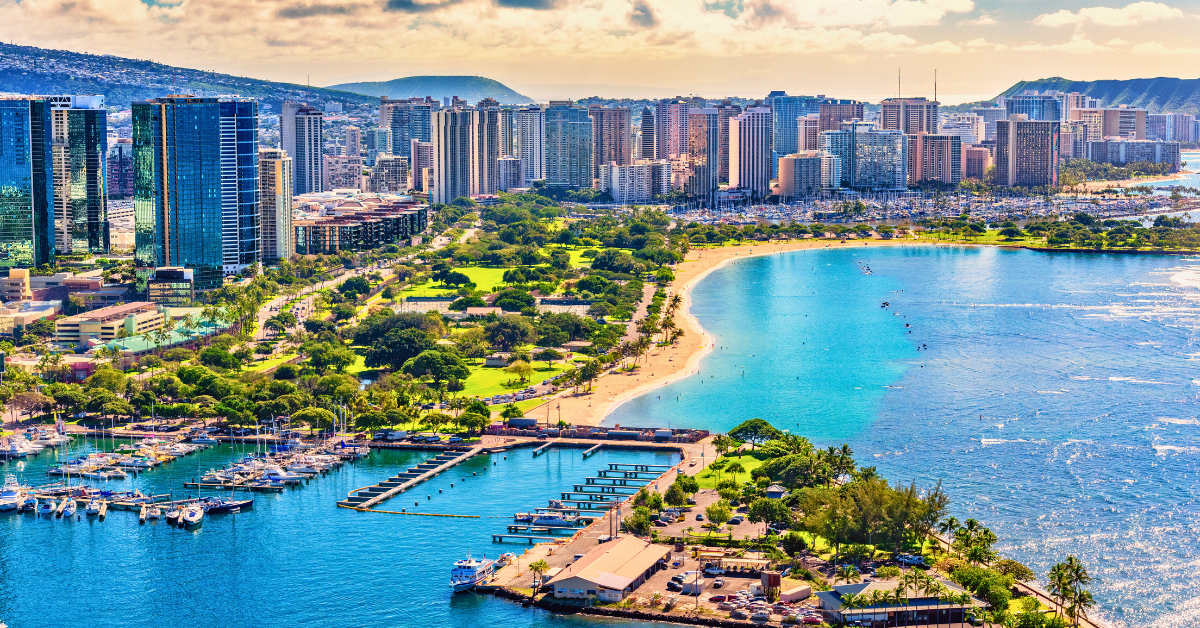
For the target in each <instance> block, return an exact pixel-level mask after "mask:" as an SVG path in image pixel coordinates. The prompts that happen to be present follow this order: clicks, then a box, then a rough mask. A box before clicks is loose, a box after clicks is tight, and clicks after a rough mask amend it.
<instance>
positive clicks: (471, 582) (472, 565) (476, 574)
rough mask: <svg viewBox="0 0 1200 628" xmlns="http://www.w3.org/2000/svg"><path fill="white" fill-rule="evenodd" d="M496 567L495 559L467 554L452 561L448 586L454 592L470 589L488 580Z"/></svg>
mask: <svg viewBox="0 0 1200 628" xmlns="http://www.w3.org/2000/svg"><path fill="white" fill-rule="evenodd" d="M495 569H496V561H494V560H488V559H487V558H471V557H470V556H468V557H467V558H464V559H463V560H460V561H457V562H455V563H454V568H453V569H451V570H450V588H451V589H453V590H454V592H455V593H458V592H460V591H470V590H471V589H473V588H475V585H477V584H481V583H484V582H487V581H488V578H491V577H492V573H493V572H494V571H495Z"/></svg>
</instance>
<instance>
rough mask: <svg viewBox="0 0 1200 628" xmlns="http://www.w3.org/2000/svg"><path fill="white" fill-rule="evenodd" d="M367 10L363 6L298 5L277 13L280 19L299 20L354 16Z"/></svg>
mask: <svg viewBox="0 0 1200 628" xmlns="http://www.w3.org/2000/svg"><path fill="white" fill-rule="evenodd" d="M364 8H366V7H365V5H361V4H296V5H292V6H288V7H283V8H282V9H279V10H278V11H276V12H275V17H277V18H280V19H285V20H286V19H298V18H305V17H314V16H319V15H353V14H355V13H358V12H359V11H361V10H362V9H364Z"/></svg>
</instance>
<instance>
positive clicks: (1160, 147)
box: [1085, 139, 1180, 172]
mask: <svg viewBox="0 0 1200 628" xmlns="http://www.w3.org/2000/svg"><path fill="white" fill-rule="evenodd" d="M1085 157H1086V158H1087V159H1090V160H1092V161H1094V162H1096V163H1103V164H1114V165H1117V166H1125V165H1128V164H1131V163H1136V162H1143V161H1144V162H1150V163H1155V164H1169V165H1170V166H1171V172H1176V171H1178V170H1179V167H1180V155H1179V142H1164V141H1160V140H1120V139H1109V140H1100V141H1098V142H1088V143H1087V153H1086V154H1085Z"/></svg>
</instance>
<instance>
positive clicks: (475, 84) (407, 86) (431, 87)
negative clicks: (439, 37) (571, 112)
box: [329, 76, 534, 105]
mask: <svg viewBox="0 0 1200 628" xmlns="http://www.w3.org/2000/svg"><path fill="white" fill-rule="evenodd" d="M329 89H337V90H343V91H347V92H354V93H356V94H364V95H367V96H387V97H388V98H413V97H416V98H421V97H424V96H432V97H434V98H436V99H438V100H441V99H443V98H449V97H451V96H458V97H459V98H462V99H463V100H465V101H467V102H469V103H471V104H475V103H476V102H478V101H480V100H483V99H484V98H494V99H496V100H498V101H500V103H501V104H505V105H520V104H525V103H532V102H534V101H533V99H532V98H530V97H528V96H523V95H521V94H518V93H517V92H515V91H513V90H512V89H509V87H508V86H506V85H504V84H503V83H501V82H499V81H493V80H492V79H490V78H484V77H482V76H406V77H404V78H398V79H393V80H390V81H377V82H368V83H342V84H341V85H330V86H329Z"/></svg>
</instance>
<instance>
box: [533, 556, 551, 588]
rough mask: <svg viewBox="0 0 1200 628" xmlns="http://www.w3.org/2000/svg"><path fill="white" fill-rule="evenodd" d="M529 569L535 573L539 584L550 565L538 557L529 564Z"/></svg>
mask: <svg viewBox="0 0 1200 628" xmlns="http://www.w3.org/2000/svg"><path fill="white" fill-rule="evenodd" d="M529 571H532V572H533V573H534V574H536V575H537V579H538V584H541V582H542V576H543V575H545V574H546V573H547V572H548V571H550V565H549V564H547V563H546V561H544V560H542V559H540V558H539V559H537V560H535V561H533V562H532V563H530V564H529Z"/></svg>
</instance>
